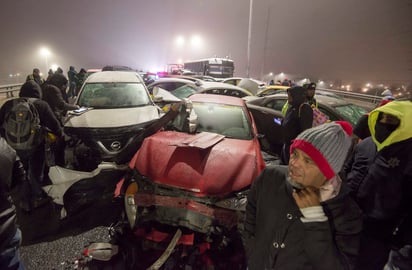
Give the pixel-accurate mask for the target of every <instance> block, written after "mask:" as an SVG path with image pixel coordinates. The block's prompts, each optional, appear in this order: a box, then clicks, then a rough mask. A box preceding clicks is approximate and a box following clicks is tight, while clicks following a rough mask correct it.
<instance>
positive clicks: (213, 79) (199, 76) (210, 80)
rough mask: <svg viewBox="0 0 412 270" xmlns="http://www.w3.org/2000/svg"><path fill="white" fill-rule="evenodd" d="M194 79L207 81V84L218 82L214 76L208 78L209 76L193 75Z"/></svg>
mask: <svg viewBox="0 0 412 270" xmlns="http://www.w3.org/2000/svg"><path fill="white" fill-rule="evenodd" d="M192 77H193V78H196V79H199V80H202V81H206V82H216V81H217V80H216V78H213V77H212V76H207V75H192Z"/></svg>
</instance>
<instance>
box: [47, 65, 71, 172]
mask: <svg viewBox="0 0 412 270" xmlns="http://www.w3.org/2000/svg"><path fill="white" fill-rule="evenodd" d="M67 83H68V81H67V79H66V77H65V76H64V75H63V74H60V73H55V74H53V76H52V77H51V78H50V80H49V81H48V82H47V83H45V84H44V85H43V88H42V90H43V100H44V101H46V102H47V103H48V104H49V106H50V108H51V109H52V111H53V112H54V114H55V116H56V118H57V119H58V120H59V121H60V125H61V126H63V123H64V117H65V115H66V112H67V111H68V110H75V109H78V108H79V106H78V105H75V104H70V103H68V102H67V94H66V88H67ZM65 147H66V143H65V141H64V138H63V137H60V138H59V139H58V140H57V141H56V142H55V144H54V145H53V152H54V155H55V160H56V164H57V165H59V166H65V158H64V149H65Z"/></svg>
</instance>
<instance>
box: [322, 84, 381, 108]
mask: <svg viewBox="0 0 412 270" xmlns="http://www.w3.org/2000/svg"><path fill="white" fill-rule="evenodd" d="M316 89H317V90H322V91H327V92H330V93H334V94H335V95H337V96H340V97H342V98H349V99H356V100H359V101H364V102H370V103H372V104H378V103H379V102H380V101H381V100H382V97H381V96H375V95H367V94H361V93H354V92H351V91H342V90H334V89H327V88H319V87H318V88H316Z"/></svg>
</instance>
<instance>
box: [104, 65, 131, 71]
mask: <svg viewBox="0 0 412 270" xmlns="http://www.w3.org/2000/svg"><path fill="white" fill-rule="evenodd" d="M102 71H135V70H133V69H132V68H131V67H128V66H118V65H108V66H104V67H103V68H102Z"/></svg>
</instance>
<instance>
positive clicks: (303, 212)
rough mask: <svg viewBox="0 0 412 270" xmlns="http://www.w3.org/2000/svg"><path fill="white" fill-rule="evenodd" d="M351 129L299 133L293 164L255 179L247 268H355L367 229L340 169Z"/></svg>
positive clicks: (335, 126) (341, 125)
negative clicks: (362, 235)
mask: <svg viewBox="0 0 412 270" xmlns="http://www.w3.org/2000/svg"><path fill="white" fill-rule="evenodd" d="M351 135H352V127H351V125H350V124H349V123H347V122H331V123H326V124H323V125H319V126H316V127H313V128H310V129H307V130H305V131H303V132H302V133H300V134H299V135H298V136H297V137H296V139H295V140H294V141H293V143H292V145H291V147H290V153H291V156H290V161H289V166H281V165H275V166H268V167H266V168H265V170H264V171H263V172H262V174H261V175H260V176H259V177H258V178H257V179H256V181H255V182H254V183H253V185H252V187H251V189H250V191H249V193H248V202H247V206H246V218H245V224H244V225H245V232H244V235H243V236H244V237H243V239H244V245H245V249H246V254H247V257H248V267H249V268H248V269H250V270H254V269H259V270H260V269H351V268H352V267H353V266H354V265H355V261H356V257H357V254H358V249H359V242H360V237H359V235H360V231H361V229H362V221H361V212H360V210H359V208H358V206H357V204H356V203H355V202H354V201H353V200H352V198H351V197H350V196H349V192H345V190H344V186H343V185H342V181H341V180H340V178H339V176H338V173H339V171H340V170H341V169H342V166H343V164H344V161H345V159H346V155H347V153H348V150H349V148H350V146H351Z"/></svg>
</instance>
